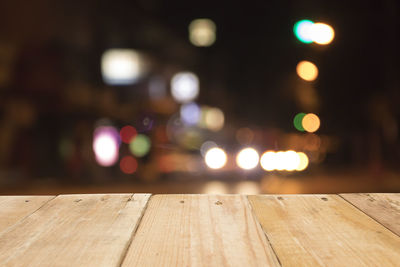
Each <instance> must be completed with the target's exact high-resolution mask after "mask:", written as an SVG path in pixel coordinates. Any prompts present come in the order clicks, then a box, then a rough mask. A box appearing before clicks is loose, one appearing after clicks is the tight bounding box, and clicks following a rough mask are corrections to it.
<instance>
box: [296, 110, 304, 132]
mask: <svg viewBox="0 0 400 267" xmlns="http://www.w3.org/2000/svg"><path fill="white" fill-rule="evenodd" d="M305 115H306V114H305V113H298V114H297V115H296V116H294V119H293V125H294V128H296V129H297V130H299V131H300V132H304V128H303V125H302V123H301V122H302V121H303V118H304V116H305Z"/></svg>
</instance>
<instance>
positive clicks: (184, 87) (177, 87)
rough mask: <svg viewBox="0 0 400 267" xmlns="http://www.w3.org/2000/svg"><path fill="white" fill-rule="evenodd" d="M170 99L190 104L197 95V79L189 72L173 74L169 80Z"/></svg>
mask: <svg viewBox="0 0 400 267" xmlns="http://www.w3.org/2000/svg"><path fill="white" fill-rule="evenodd" d="M171 94H172V97H173V98H174V99H175V100H176V101H178V102H180V103H187V102H190V101H192V100H194V99H196V97H197V96H198V95H199V79H198V78H197V76H196V74H194V73H191V72H180V73H177V74H175V75H174V76H173V77H172V80H171Z"/></svg>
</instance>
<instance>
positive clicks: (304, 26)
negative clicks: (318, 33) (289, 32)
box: [293, 20, 314, 44]
mask: <svg viewBox="0 0 400 267" xmlns="http://www.w3.org/2000/svg"><path fill="white" fill-rule="evenodd" d="M313 24H314V23H313V22H312V21H311V20H300V21H298V22H296V24H294V27H293V32H294V35H295V36H296V37H297V39H299V41H300V42H303V43H306V44H309V43H312V42H313V40H312V34H311V30H312V26H313Z"/></svg>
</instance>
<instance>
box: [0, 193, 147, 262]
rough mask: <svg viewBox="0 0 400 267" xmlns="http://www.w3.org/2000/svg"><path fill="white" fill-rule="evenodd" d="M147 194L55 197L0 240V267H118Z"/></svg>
mask: <svg viewBox="0 0 400 267" xmlns="http://www.w3.org/2000/svg"><path fill="white" fill-rule="evenodd" d="M148 198H149V195H144V194H143V195H136V194H135V195H132V194H116V195H103V194H101V195H100V194H99V195H60V196H58V197H56V198H55V199H53V200H51V201H50V202H48V203H47V204H45V205H44V206H43V207H42V208H41V209H39V210H38V211H37V212H35V213H33V214H32V215H30V216H29V217H27V218H26V219H24V220H22V221H20V222H19V223H17V224H14V225H13V226H12V227H9V228H8V229H6V230H5V231H3V233H2V234H1V235H0V262H1V264H2V266H119V265H120V263H121V261H122V257H123V255H124V254H125V252H126V249H127V247H128V245H129V243H130V241H131V238H132V235H133V232H134V230H135V228H136V225H137V223H138V221H139V219H140V218H141V216H142V212H143V210H144V208H145V205H146V203H147V200H148Z"/></svg>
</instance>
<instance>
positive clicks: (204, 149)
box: [200, 141, 218, 157]
mask: <svg viewBox="0 0 400 267" xmlns="http://www.w3.org/2000/svg"><path fill="white" fill-rule="evenodd" d="M213 147H218V145H217V144H216V143H215V142H213V141H205V142H204V143H203V144H202V145H201V147H200V154H201V155H202V156H203V157H205V156H206V153H207V151H208V150H210V149H211V148H213Z"/></svg>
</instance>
